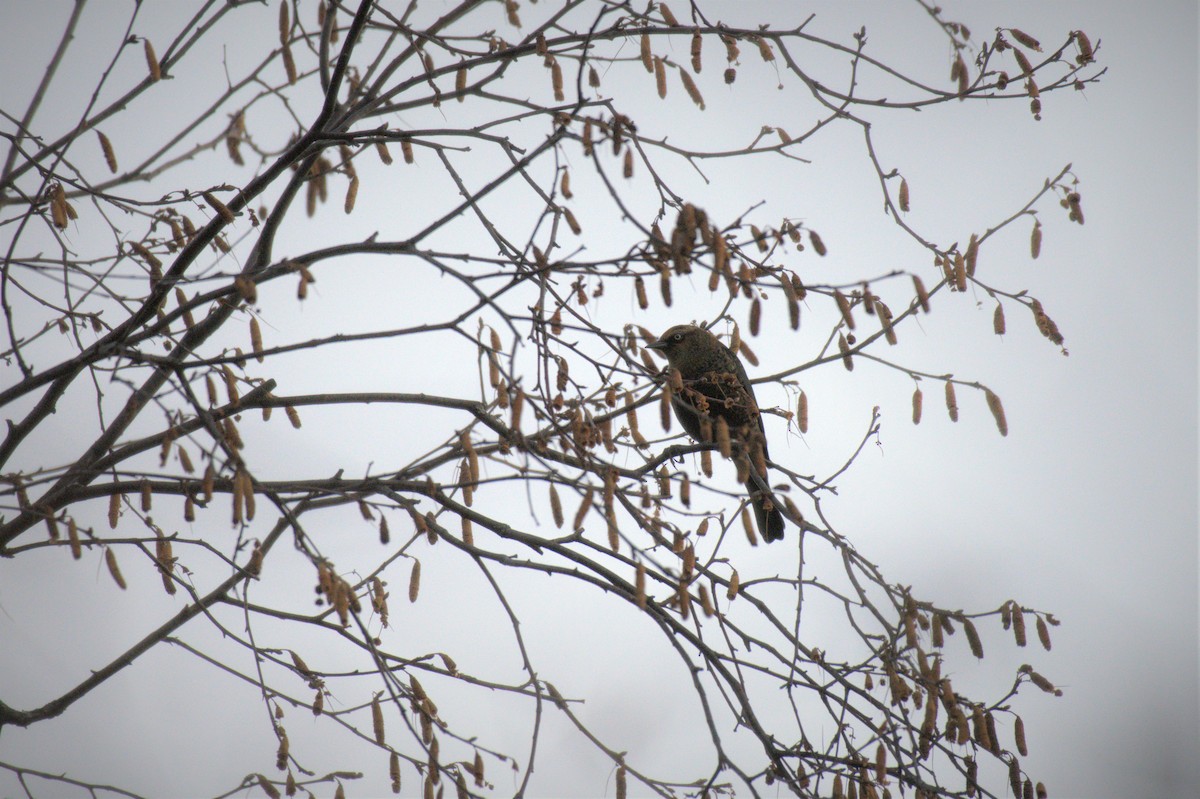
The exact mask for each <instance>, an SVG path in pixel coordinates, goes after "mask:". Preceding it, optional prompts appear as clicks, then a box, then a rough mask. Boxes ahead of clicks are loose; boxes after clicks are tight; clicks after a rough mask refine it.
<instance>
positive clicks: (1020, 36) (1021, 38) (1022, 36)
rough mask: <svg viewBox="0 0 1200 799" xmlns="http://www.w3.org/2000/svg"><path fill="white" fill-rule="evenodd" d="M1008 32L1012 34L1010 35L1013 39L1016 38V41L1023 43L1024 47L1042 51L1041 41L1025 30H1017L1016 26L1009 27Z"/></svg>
mask: <svg viewBox="0 0 1200 799" xmlns="http://www.w3.org/2000/svg"><path fill="white" fill-rule="evenodd" d="M1008 32H1009V33H1010V34H1012V37H1013V38H1014V39H1016V40H1017V41H1018V42H1020V43H1021V44H1023V45H1025V46H1026V47H1028V48H1029V49H1030V50H1033V51H1035V52H1038V53H1040V52H1042V43H1041V42H1039V41H1038V40H1037V39H1035V38H1033V37H1032V36H1030V35H1029V34H1028V33H1026V32H1025V31H1023V30H1019V29H1017V28H1009V29H1008Z"/></svg>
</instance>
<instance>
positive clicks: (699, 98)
mask: <svg viewBox="0 0 1200 799" xmlns="http://www.w3.org/2000/svg"><path fill="white" fill-rule="evenodd" d="M679 79H680V80H682V81H683V88H684V89H685V90H687V93H688V97H691V98H692V102H693V103H695V104H696V106H697V107H699V109H700V110H701V111H703V110H704V96H703V95H701V94H700V89H699V88H698V87H697V86H696V82H695V81H694V80H692V76H691V75H689V74H687V73H686V72H684V71H683V70H682V69H681V70H679Z"/></svg>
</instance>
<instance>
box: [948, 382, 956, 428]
mask: <svg viewBox="0 0 1200 799" xmlns="http://www.w3.org/2000/svg"><path fill="white" fill-rule="evenodd" d="M946 411H947V412H948V413H949V414H950V421H952V422H957V421H958V399H957V398H956V397H955V395H954V384H953V383H951V382H950V381H949V380H947V381H946Z"/></svg>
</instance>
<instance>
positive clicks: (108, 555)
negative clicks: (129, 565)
mask: <svg viewBox="0 0 1200 799" xmlns="http://www.w3.org/2000/svg"><path fill="white" fill-rule="evenodd" d="M104 563H105V565H107V566H108V573H109V574H110V575H112V578H113V582H114V583H116V584H117V588H120V589H121V590H122V591H124V590H125V589H126V588H127V586H126V584H125V578H124V577H123V576H121V567H120V566H118V565H117V553H116V552H114V551H113V548H112V547H105V548H104Z"/></svg>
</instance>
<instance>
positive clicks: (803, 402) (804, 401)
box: [796, 390, 808, 433]
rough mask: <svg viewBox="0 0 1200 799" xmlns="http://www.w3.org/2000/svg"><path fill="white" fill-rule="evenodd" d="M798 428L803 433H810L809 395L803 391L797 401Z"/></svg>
mask: <svg viewBox="0 0 1200 799" xmlns="http://www.w3.org/2000/svg"><path fill="white" fill-rule="evenodd" d="M796 426H797V427H798V428H800V432H801V433H807V432H808V395H807V394H805V393H804V391H803V390H801V391H800V396H799V398H798V399H797V400H796Z"/></svg>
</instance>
